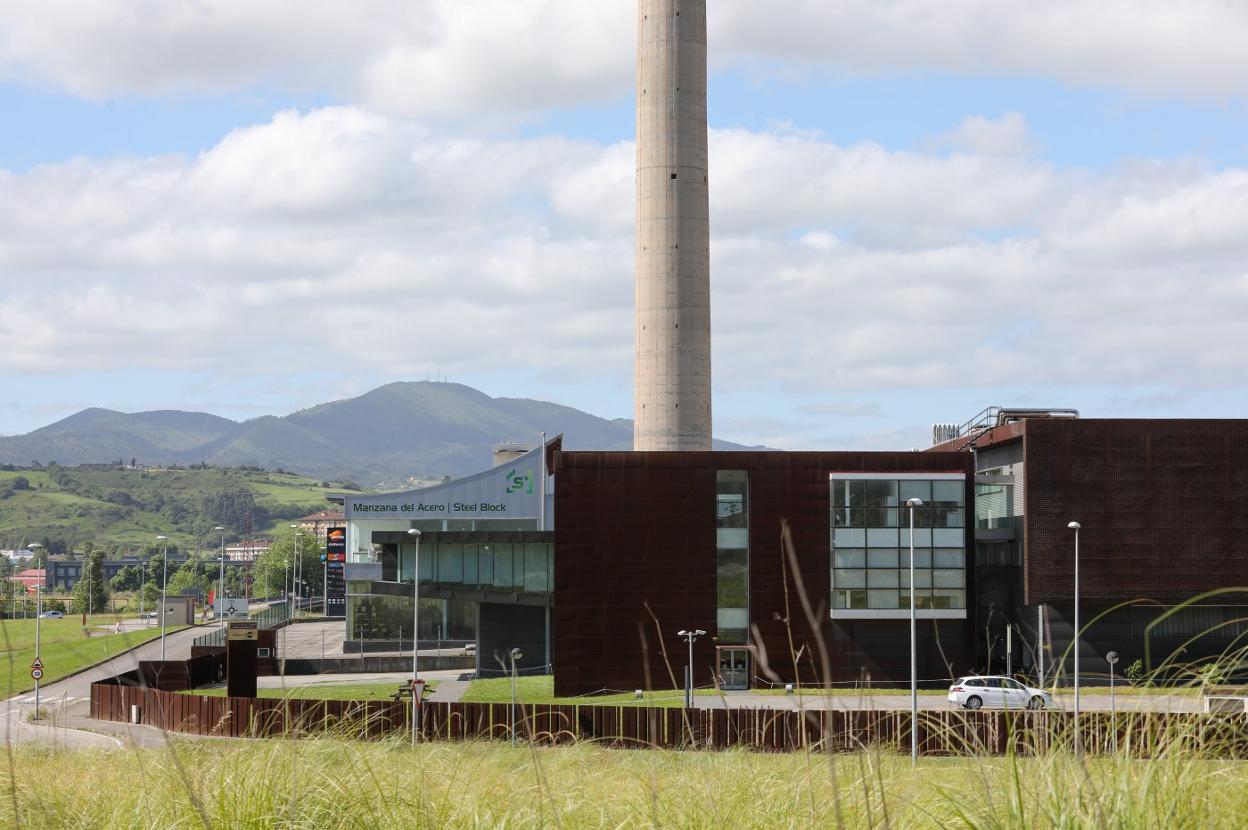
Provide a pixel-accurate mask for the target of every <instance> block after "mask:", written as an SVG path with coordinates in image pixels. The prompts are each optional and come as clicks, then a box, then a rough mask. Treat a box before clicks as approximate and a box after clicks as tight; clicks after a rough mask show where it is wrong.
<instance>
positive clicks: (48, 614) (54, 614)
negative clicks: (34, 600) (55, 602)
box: [39, 611, 65, 620]
mask: <svg viewBox="0 0 1248 830" xmlns="http://www.w3.org/2000/svg"><path fill="white" fill-rule="evenodd" d="M39 616H41V617H43V618H44V619H45V620H59V619H61V618H62V617H64V616H65V615H64V614H62V613H61V612H60V611H44V612H43V613H42V614H40V615H39Z"/></svg>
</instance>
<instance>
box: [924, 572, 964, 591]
mask: <svg viewBox="0 0 1248 830" xmlns="http://www.w3.org/2000/svg"><path fill="white" fill-rule="evenodd" d="M965 584H966V571H940V570H938V571H932V585H933V586H935V587H937V588H961V587H963V586H964V585H965Z"/></svg>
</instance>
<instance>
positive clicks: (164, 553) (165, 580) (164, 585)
mask: <svg viewBox="0 0 1248 830" xmlns="http://www.w3.org/2000/svg"><path fill="white" fill-rule="evenodd" d="M156 541H158V542H164V545H163V546H162V549H161V553H160V558H161V567H162V568H163V569H164V571H163V576H162V577H161V580H160V614H159V616H160V660H161V662H162V663H163V662H164V660H165V617H167V616H168V614H166V613H165V591H166V590H167V589H168V588H169V537H168V536H157V537H156Z"/></svg>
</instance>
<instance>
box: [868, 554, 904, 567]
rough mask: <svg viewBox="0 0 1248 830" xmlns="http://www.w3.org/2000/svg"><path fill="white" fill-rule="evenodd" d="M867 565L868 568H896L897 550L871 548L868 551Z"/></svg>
mask: <svg viewBox="0 0 1248 830" xmlns="http://www.w3.org/2000/svg"><path fill="white" fill-rule="evenodd" d="M867 567H868V568H896V567H897V551H895V550H869V551H867Z"/></svg>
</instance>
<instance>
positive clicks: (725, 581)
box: [716, 550, 748, 608]
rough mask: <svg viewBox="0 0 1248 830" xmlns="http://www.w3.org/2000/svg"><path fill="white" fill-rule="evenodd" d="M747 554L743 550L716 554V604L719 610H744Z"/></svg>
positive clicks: (723, 551)
mask: <svg viewBox="0 0 1248 830" xmlns="http://www.w3.org/2000/svg"><path fill="white" fill-rule="evenodd" d="M746 557H747V554H746V552H745V551H743V550H721V551H718V553H717V565H716V569H717V579H716V594H717V596H718V600H717V604H718V606H719V607H720V608H745V607H746V605H747V599H748V597H747V581H748V574H747V572H746V569H747V567H748V563H747V560H746Z"/></svg>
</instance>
